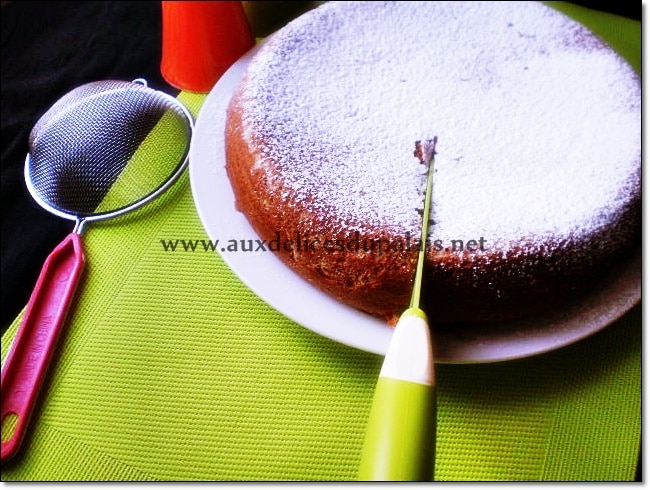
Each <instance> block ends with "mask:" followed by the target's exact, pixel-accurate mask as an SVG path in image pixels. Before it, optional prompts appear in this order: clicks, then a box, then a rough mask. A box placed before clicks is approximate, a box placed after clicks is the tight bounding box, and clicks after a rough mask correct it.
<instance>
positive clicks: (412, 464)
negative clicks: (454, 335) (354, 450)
mask: <svg viewBox="0 0 650 490" xmlns="http://www.w3.org/2000/svg"><path fill="white" fill-rule="evenodd" d="M430 351H431V347H430V338H429V334H428V325H427V323H426V317H424V315H423V314H421V310H419V309H416V308H410V309H409V310H407V311H406V312H405V313H404V314H403V315H402V317H401V318H400V321H399V322H398V324H397V326H396V327H395V332H394V333H393V338H392V339H391V343H390V345H389V349H388V352H387V354H386V359H385V360H384V365H383V366H382V372H381V373H380V375H379V379H378V381H377V385H376V388H375V394H374V398H373V401H372V406H371V409H370V416H369V420H368V426H367V429H366V439H365V442H364V446H363V450H362V455H361V462H360V465H359V474H358V477H359V480H364V481H368V480H375V481H430V480H432V479H433V463H434V458H435V456H434V454H435V435H436V434H435V432H436V396H435V386H434V383H433V363H432V357H431V355H430ZM429 362H430V363H431V365H430V366H428V365H427V363H429Z"/></svg>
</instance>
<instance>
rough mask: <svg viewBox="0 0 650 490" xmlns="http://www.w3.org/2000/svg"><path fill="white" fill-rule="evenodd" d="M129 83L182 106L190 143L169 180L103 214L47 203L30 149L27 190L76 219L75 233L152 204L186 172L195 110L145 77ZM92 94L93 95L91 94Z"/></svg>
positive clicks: (42, 203) (40, 202) (48, 207)
mask: <svg viewBox="0 0 650 490" xmlns="http://www.w3.org/2000/svg"><path fill="white" fill-rule="evenodd" d="M126 83H129V82H126ZM130 83H133V84H138V85H142V86H143V87H144V88H145V89H147V90H151V91H153V92H155V93H156V96H157V97H160V98H162V99H164V100H166V101H167V102H168V103H169V104H170V105H171V106H174V107H175V108H176V109H179V110H180V112H181V113H182V115H183V116H184V118H185V120H186V122H187V129H188V132H189V138H188V144H187V146H186V148H185V151H184V154H183V158H182V161H181V163H180V164H179V165H177V166H176V169H175V170H174V172H172V173H171V174H170V176H169V177H168V178H167V179H166V180H164V181H163V182H162V183H161V184H160V185H159V186H158V187H156V188H155V189H154V190H153V191H151V192H149V193H148V194H145V195H144V196H143V197H141V198H140V199H138V200H136V201H133V202H132V203H130V204H128V205H126V206H122V207H120V208H117V209H114V210H111V211H104V212H100V213H77V214H75V213H70V212H68V211H65V210H63V209H61V208H58V207H56V206H54V205H52V204H50V203H49V202H47V201H46V200H44V199H43V198H42V197H41V196H40V194H39V192H38V191H37V190H36V188H35V187H34V184H33V182H32V179H31V175H30V167H31V165H30V163H31V152H28V153H27V156H26V157H25V166H24V169H23V174H24V179H25V184H26V186H27V190H28V191H29V194H30V195H31V196H32V198H33V199H34V200H35V201H36V202H37V203H38V205H39V206H41V207H42V208H43V209H45V210H47V211H49V212H50V213H52V214H54V215H56V216H59V217H61V218H65V219H69V220H72V221H75V222H76V225H75V228H74V230H75V231H76V232H78V233H80V232H81V229H82V227H83V225H84V224H85V223H86V222H94V221H102V220H107V219H111V218H116V217H118V216H122V215H124V214H127V213H129V212H131V211H134V210H136V209H138V208H140V207H142V206H144V205H145V204H148V203H150V202H151V201H153V200H154V199H156V198H157V197H159V196H160V195H161V194H162V193H164V192H165V191H166V190H168V189H169V188H170V187H171V186H172V185H173V184H174V183H175V182H176V181H177V180H178V179H179V178H180V176H181V175H182V174H183V172H184V171H185V169H186V168H187V166H188V163H189V157H190V143H191V141H192V136H193V133H194V117H193V116H192V113H191V112H190V111H189V109H187V107H186V106H185V105H184V104H183V103H182V102H181V101H179V100H178V99H177V98H175V97H172V96H171V95H169V94H167V93H165V92H162V91H160V90H155V89H152V88H150V87H149V86H148V85H147V82H146V80H144V79H143V78H137V79H135V80H133V81H132V82H130ZM122 90H124V89H111V90H108V91H107V92H109V93H110V92H113V91H122ZM103 93H106V92H103ZM91 97H93V96H91Z"/></svg>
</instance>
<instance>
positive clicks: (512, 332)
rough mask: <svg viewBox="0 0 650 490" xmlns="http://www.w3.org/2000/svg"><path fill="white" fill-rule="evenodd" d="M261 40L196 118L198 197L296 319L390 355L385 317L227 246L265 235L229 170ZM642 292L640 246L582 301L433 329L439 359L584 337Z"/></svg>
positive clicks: (249, 278)
mask: <svg viewBox="0 0 650 490" xmlns="http://www.w3.org/2000/svg"><path fill="white" fill-rule="evenodd" d="M257 49H259V45H258V46H256V47H255V48H253V49H252V50H251V51H250V52H249V53H247V54H246V55H244V56H243V57H242V58H241V59H240V60H239V61H237V62H236V63H235V64H234V65H233V66H232V67H231V68H230V69H229V70H228V71H227V72H226V73H225V74H224V75H223V77H222V78H221V79H220V80H219V82H218V83H217V84H216V85H215V87H214V88H213V90H212V91H211V92H210V93H209V95H208V97H207V99H206V101H205V103H204V105H203V107H202V109H201V113H200V115H199V117H198V120H197V122H196V127H195V132H194V137H193V140H192V146H191V149H190V170H189V171H190V182H191V187H192V193H193V196H194V202H195V204H196V208H197V211H198V213H199V216H200V218H201V221H202V223H203V226H204V228H205V230H206V232H207V234H208V237H209V238H210V239H211V240H213V241H214V240H219V245H218V247H217V249H218V251H219V252H220V253H221V256H222V257H223V259H224V261H225V262H226V264H228V266H229V267H230V268H231V269H232V270H233V271H234V273H235V274H237V276H238V277H239V278H240V279H241V280H242V281H243V282H244V283H245V284H246V285H247V286H248V287H249V288H250V289H251V290H252V291H253V292H255V293H256V294H257V295H258V296H259V297H260V298H262V299H263V300H264V301H265V302H267V303H268V304H269V305H271V306H272V307H273V308H275V309H276V310H278V311H280V312H281V313H283V314H284V315H286V316H287V317H289V318H291V319H292V320H294V321H295V322H297V323H298V324H300V325H302V326H304V327H306V328H309V329H311V330H313V331H314V332H317V333H318V334H320V335H323V336H325V337H328V338H330V339H332V340H335V341H337V342H341V343H343V344H346V345H349V346H352V347H356V348H359V349H362V350H365V351H369V352H374V353H377V354H385V353H386V349H387V347H388V343H389V341H390V337H391V334H392V330H391V329H390V328H389V327H388V326H387V325H386V324H385V323H384V322H383V321H381V320H378V319H377V318H374V317H372V316H369V315H367V314H364V313H362V312H360V311H358V310H356V309H354V308H351V307H349V306H347V305H345V304H343V303H341V302H339V301H337V300H335V299H333V298H331V297H330V296H328V295H326V294H324V293H322V292H321V291H320V290H318V289H316V288H315V287H314V286H312V285H311V284H309V283H308V282H307V281H305V280H304V279H302V278H301V277H300V276H298V275H297V274H296V273H294V272H293V271H292V270H291V269H289V268H288V267H287V266H285V265H284V263H282V262H281V261H280V260H279V259H278V258H277V257H276V256H275V255H274V254H273V252H270V251H266V252H263V251H257V252H255V251H253V252H241V251H239V252H228V251H227V250H225V249H223V250H222V248H225V246H226V245H227V242H228V240H237V241H239V240H253V243H255V240H256V239H259V237H258V236H257V234H256V233H255V232H254V231H253V229H252V228H251V226H250V225H249V223H248V221H247V220H246V218H245V217H244V215H243V214H241V213H240V212H238V211H237V210H236V209H235V205H234V203H235V198H234V195H233V191H232V188H231V186H230V181H229V180H228V176H227V174H226V169H225V149H224V128H225V114H226V107H227V105H228V102H229V101H230V98H231V96H232V93H233V91H234V88H235V86H236V84H237V82H238V81H239V79H240V78H241V76H242V74H243V72H244V70H245V69H246V66H247V65H248V63H249V61H250V59H251V58H252V56H253V55H254V54H255V52H256V51H257ZM640 297H641V251H640V247H639V250H638V253H637V254H635V256H634V257H631V258H630V261H629V263H627V264H625V266H623V267H622V268H621V269H620V270H618V271H617V272H616V273H614V274H613V275H612V277H611V278H610V280H609V281H608V283H607V286H606V287H605V288H604V289H602V290H599V291H597V292H595V293H593V294H592V295H590V296H589V297H586V298H584V299H583V300H582V301H581V302H580V304H576V305H572V306H569V307H566V308H563V309H561V310H556V311H551V312H549V313H548V314H545V315H544V316H540V317H536V318H533V319H528V320H526V321H520V322H514V323H508V324H503V325H499V326H489V327H486V326H481V325H476V326H462V327H454V328H444V329H439V330H434V342H435V351H436V360H437V361H439V362H446V363H472V362H493V361H502V360H508V359H516V358H521V357H527V356H531V355H535V354H539V353H542V352H547V351H550V350H553V349H557V348H559V347H562V346H565V345H568V344H570V343H573V342H576V341H578V340H580V339H583V338H585V337H587V336H589V335H591V334H593V333H594V332H596V331H598V330H600V329H602V328H604V327H605V326H607V325H609V324H610V323H612V322H613V321H614V320H616V319H618V318H619V317H620V316H622V315H623V314H624V313H625V312H627V311H628V310H629V309H630V308H632V307H633V306H634V305H635V304H637V303H638V302H639V300H640Z"/></svg>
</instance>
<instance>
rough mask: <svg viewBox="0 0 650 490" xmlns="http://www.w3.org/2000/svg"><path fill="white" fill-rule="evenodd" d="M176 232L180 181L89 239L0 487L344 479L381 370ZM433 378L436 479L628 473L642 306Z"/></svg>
mask: <svg viewBox="0 0 650 490" xmlns="http://www.w3.org/2000/svg"><path fill="white" fill-rule="evenodd" d="M611 24H612V22H610V21H609V20H608V21H607V25H611ZM635 28H638V25H637V26H636V27H635ZM632 44H633V43H632ZM639 49H640V44H639V45H638V46H637V55H638V50H639ZM181 98H182V99H183V100H184V101H185V102H186V104H187V105H188V106H190V107H191V108H192V109H193V110H194V111H195V112H197V111H198V108H199V107H200V104H201V102H202V101H203V96H200V95H194V94H181ZM157 158H160V155H159V154H156V155H152V162H155V160H156V159H157ZM176 238H178V239H201V238H206V239H207V236H206V235H205V233H204V231H203V229H202V226H201V223H200V221H199V218H198V216H197V214H196V211H195V208H194V204H193V201H192V195H191V190H190V187H189V182H188V178H187V176H185V177H184V178H183V179H181V181H179V182H178V183H177V184H176V185H175V187H174V188H173V190H172V191H170V192H169V193H168V194H166V195H165V196H164V197H163V198H162V199H161V200H160V201H159V202H158V203H156V204H155V205H152V206H149V207H147V208H145V209H143V210H141V211H139V212H137V213H135V214H133V215H131V216H128V217H124V218H120V219H118V220H115V221H112V222H106V223H102V224H96V225H93V224H91V225H89V226H88V227H87V230H86V232H85V234H84V237H83V240H84V243H85V250H86V256H87V267H86V271H85V274H84V276H83V278H82V282H81V284H80V287H79V289H78V294H77V297H76V301H75V303H74V305H73V308H72V310H71V312H70V317H69V322H68V325H67V327H66V329H65V331H64V337H63V339H62V342H61V344H60V348H59V350H58V352H57V355H56V357H55V359H54V369H53V371H52V374H51V376H50V378H49V379H48V382H47V385H46V389H45V390H44V391H43V395H42V397H41V399H40V403H39V409H38V411H37V413H36V414H35V417H34V420H33V423H32V425H31V433H30V436H29V437H28V439H27V440H26V441H25V444H24V447H23V450H22V451H21V453H20V454H19V455H18V456H17V457H16V458H15V460H13V461H11V462H10V463H9V464H3V465H2V479H3V480H5V481H9V480H204V479H208V480H264V481H269V480H351V479H354V478H355V476H356V472H357V464H358V460H359V457H360V450H361V445H362V442H363V431H364V428H365V423H366V420H367V415H368V411H369V408H370V402H371V398H372V393H373V389H374V384H375V382H376V377H377V374H378V372H379V367H380V365H381V358H380V357H379V356H376V355H373V354H368V353H365V352H361V351H358V350H356V349H353V348H349V347H346V346H343V345H340V344H337V343H335V342H333V341H331V340H328V339H325V338H322V337H320V336H318V335H317V334H315V333H313V332H311V331H309V330H307V329H304V328H302V327H300V326H299V325H296V324H295V323H293V322H292V321H290V320H288V319H286V318H285V317H283V316H282V315H281V314H279V313H278V312H276V311H275V310H273V309H272V308H271V307H269V306H268V305H266V304H265V303H264V302H262V301H261V300H260V299H259V298H257V297H256V296H255V295H254V294H253V293H252V292H251V291H250V290H248V289H247V288H246V286H244V285H243V284H242V283H241V282H240V281H239V279H238V278H237V277H236V276H235V275H234V274H233V273H232V272H231V271H230V270H229V269H228V267H227V266H226V265H225V263H224V262H223V260H222V259H221V258H220V256H219V255H218V254H216V253H214V252H205V251H203V250H202V249H200V250H199V249H197V251H195V252H184V251H176V252H171V251H165V249H164V247H163V246H162V245H161V243H160V240H167V239H176ZM17 324H18V319H17V321H16V322H15V323H14V325H13V326H12V327H11V328H10V329H9V330H8V331H7V333H6V334H5V336H4V337H3V339H2V356H3V358H4V356H5V355H6V351H7V349H8V347H9V345H10V341H11V338H12V337H13V335H14V334H15V330H16V327H17ZM438 378H439V412H438V419H439V422H438V444H437V451H438V452H437V460H436V477H437V479H439V480H466V481H469V480H528V481H530V480H610V481H611V480H631V479H632V478H633V477H634V472H635V469H636V463H637V457H638V453H639V445H640V440H641V309H640V307H637V308H635V309H634V310H632V311H631V312H630V313H629V314H628V315H626V316H625V317H624V318H623V319H621V320H620V321H618V322H617V323H615V324H614V325H612V326H610V327H608V328H607V329H605V330H603V331H601V332H599V333H597V334H596V335H593V336H592V337H590V338H588V339H586V340H583V341H581V342H579V343H576V344H574V345H571V346H568V347H566V348H564V349H560V350H557V351H555V352H551V353H548V354H545V355H541V356H536V357H532V358H528V359H522V360H518V361H510V362H503V363H497V364H487V365H442V366H440V367H439V368H438Z"/></svg>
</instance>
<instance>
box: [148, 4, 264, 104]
mask: <svg viewBox="0 0 650 490" xmlns="http://www.w3.org/2000/svg"><path fill="white" fill-rule="evenodd" d="M161 3H162V61H161V63H160V71H161V74H162V76H163V78H164V79H165V80H167V82H168V83H169V84H170V85H172V86H174V87H176V88H178V89H181V90H187V91H190V92H199V93H206V92H209V91H210V90H211V89H212V87H213V86H214V84H215V83H217V80H219V78H220V77H221V75H223V74H224V73H225V72H226V70H227V69H228V68H229V67H230V66H231V65H232V64H233V63H234V62H235V61H237V60H238V59H239V58H240V57H241V56H242V55H243V54H244V53H246V51H248V50H249V49H250V48H251V47H253V45H254V44H255V38H254V37H253V33H252V31H251V28H250V25H249V24H248V19H247V18H246V13H245V12H244V8H243V6H242V4H241V2H186V1H180V2H169V1H163V2H161Z"/></svg>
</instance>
